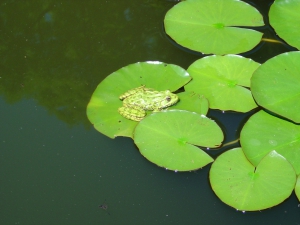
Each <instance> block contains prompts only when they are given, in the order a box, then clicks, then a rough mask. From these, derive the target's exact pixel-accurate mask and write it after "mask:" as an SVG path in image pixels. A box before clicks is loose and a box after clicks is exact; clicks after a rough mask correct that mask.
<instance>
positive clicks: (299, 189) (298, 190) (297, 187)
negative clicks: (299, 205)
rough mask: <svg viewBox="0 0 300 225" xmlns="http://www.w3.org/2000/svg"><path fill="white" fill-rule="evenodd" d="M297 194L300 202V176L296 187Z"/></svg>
mask: <svg viewBox="0 0 300 225" xmlns="http://www.w3.org/2000/svg"><path fill="white" fill-rule="evenodd" d="M295 193H296V195H297V198H298V200H299V201H300V175H298V178H297V182H296V186H295Z"/></svg>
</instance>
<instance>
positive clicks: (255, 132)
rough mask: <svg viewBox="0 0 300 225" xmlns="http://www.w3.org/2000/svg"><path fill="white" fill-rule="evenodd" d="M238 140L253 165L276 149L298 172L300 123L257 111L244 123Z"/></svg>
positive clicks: (299, 169)
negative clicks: (296, 123)
mask: <svg viewBox="0 0 300 225" xmlns="http://www.w3.org/2000/svg"><path fill="white" fill-rule="evenodd" d="M240 142H241V146H242V148H243V151H244V152H245V155H246V156H247V158H248V159H249V161H250V162H251V163H252V164H253V165H255V166H256V165H258V163H259V162H260V160H261V159H262V158H263V157H264V156H265V155H267V154H268V153H269V152H270V151H272V150H276V151H277V152H278V153H279V154H281V155H282V156H284V157H285V158H286V159H287V160H288V161H289V162H290V163H291V164H292V165H293V166H294V169H295V171H296V173H297V174H300V125H295V124H293V123H291V122H288V121H285V120H282V119H279V118H277V117H274V116H272V115H270V114H268V113H266V112H264V111H259V112H257V113H255V114H254V115H253V116H251V117H250V119H249V120H248V121H247V122H246V124H245V125H244V127H243V129H242V131H241V140H240Z"/></svg>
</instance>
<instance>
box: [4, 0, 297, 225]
mask: <svg viewBox="0 0 300 225" xmlns="http://www.w3.org/2000/svg"><path fill="white" fill-rule="evenodd" d="M248 2H249V3H251V4H253V5H254V6H256V7H257V8H258V9H259V11H260V12H262V13H263V14H264V15H267V12H268V10H269V5H270V3H271V2H272V1H267V0H266V1H259V0H257V1H251V2H250V1H248ZM0 4H1V5H0V18H1V20H0V31H1V33H0V40H1V42H0V52H1V58H0V110H1V116H0V124H1V126H0V197H1V198H0V224H1V225H10V224H25V225H27V224H28V225H31V224H37V225H39V224H40V225H43V224H65V225H68V224H125V225H127V224H130V225H135V224H137V225H138V224H151V225H152V224H172V225H173V224H188V225H189V224H272V225H277V224H278V225H279V224H293V225H296V224H300V208H299V207H298V200H297V198H296V196H295V195H294V194H292V196H291V197H290V198H289V199H287V200H286V201H285V202H284V203H282V204H280V205H278V206H276V207H274V208H271V209H267V210H263V211H261V212H251V213H250V212H247V213H242V212H239V211H236V210H235V209H233V208H231V207H229V206H227V205H225V204H224V203H222V202H221V201H220V200H219V199H218V198H217V197H216V196H215V194H214V193H213V191H212V190H211V188H210V185H209V182H208V172H209V169H210V166H206V167H205V168H203V169H201V170H198V171H196V172H187V173H174V172H171V171H166V170H164V169H162V168H158V167H157V166H155V165H154V164H151V163H150V162H148V161H147V160H146V159H144V158H143V157H142V156H141V155H140V154H139V152H138V150H137V148H136V147H135V145H134V144H133V141H132V140H131V139H129V138H116V139H114V140H111V139H109V138H107V137H105V136H103V135H102V134H100V133H98V132H97V131H95V130H94V128H93V127H92V125H91V124H90V123H89V121H88V120H87V118H86V115H85V109H86V105H87V103H88V101H89V98H90V96H91V95H92V93H93V91H94V89H95V88H96V86H97V85H98V83H99V82H100V81H101V80H103V79H104V78H105V77H106V76H107V75H109V74H110V73H112V72H113V71H115V70H117V69H119V68H121V67H123V66H126V65H128V64H130V63H135V62H139V61H148V60H158V61H163V62H166V63H173V64H177V65H180V66H182V67H183V68H187V67H188V66H189V65H190V64H191V63H192V62H194V61H195V60H196V59H198V58H200V57H201V55H200V54H195V53H193V52H191V51H187V50H185V49H182V48H180V47H178V46H176V45H175V44H174V43H173V42H172V41H170V40H169V38H168V37H167V36H166V35H165V34H164V30H163V18H164V15H165V13H166V11H167V10H168V9H169V8H170V7H172V5H174V4H176V2H172V1H167V0H127V1H111V0H99V1H79V0H60V1H55V0H53V1H50V0H43V1H38V0H35V1H33V0H31V1H30V0H28V1H14V0H11V1H1V3H0ZM265 21H266V17H265ZM266 22H267V21H266ZM260 30H261V31H262V32H264V33H265V36H264V37H268V38H274V37H275V36H274V32H273V30H272V29H271V28H269V27H268V26H266V27H264V28H260ZM290 50H292V48H290V47H288V46H285V45H281V44H272V43H264V44H261V45H259V46H258V47H257V48H255V49H254V50H253V51H251V52H249V53H246V54H243V55H244V56H246V57H250V58H252V59H254V60H255V61H257V62H260V63H263V62H265V61H266V60H267V59H269V58H271V57H273V56H275V55H277V54H279V53H282V52H286V51H290ZM250 115H251V114H250V113H248V114H246V115H243V114H238V113H225V114H223V113H221V112H218V111H211V112H210V113H209V116H210V117H212V118H214V119H215V120H217V121H218V123H219V124H220V126H222V128H223V130H224V132H226V141H231V140H233V139H235V138H237V137H238V134H239V131H240V129H241V127H242V123H243V122H244V121H245V120H246V119H247V118H248V117H249V116H250ZM226 141H225V142H226ZM223 151H224V149H221V150H219V151H217V152H214V153H213V154H212V155H214V156H217V155H219V154H221V152H223ZM105 200H106V202H107V203H108V212H109V213H110V215H109V214H107V213H106V212H105V211H104V210H102V209H100V208H99V207H98V206H99V205H100V204H102V203H104V201H105Z"/></svg>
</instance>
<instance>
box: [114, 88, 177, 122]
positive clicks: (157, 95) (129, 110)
mask: <svg viewBox="0 0 300 225" xmlns="http://www.w3.org/2000/svg"><path fill="white" fill-rule="evenodd" d="M119 98H120V100H122V101H123V106H121V107H120V108H119V109H118V112H119V113H120V114H121V115H122V116H123V117H125V118H126V119H129V120H133V121H137V122H138V121H141V120H142V119H144V118H145V116H146V111H147V110H148V111H153V112H159V111H161V110H163V109H166V108H168V107H169V106H171V105H174V104H176V103H177V102H178V100H179V98H178V96H177V95H176V94H174V93H172V92H171V91H170V90H165V91H157V90H155V89H152V88H146V87H145V85H142V86H140V87H137V88H134V89H131V90H129V91H126V92H125V93H124V94H122V95H120V97H119Z"/></svg>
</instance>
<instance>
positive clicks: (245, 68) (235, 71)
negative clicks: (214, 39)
mask: <svg viewBox="0 0 300 225" xmlns="http://www.w3.org/2000/svg"><path fill="white" fill-rule="evenodd" d="M259 65H260V64H259V63H257V62H254V61H253V60H251V59H247V58H243V57H241V56H237V55H226V56H216V55H213V56H207V57H204V58H201V59H199V60H197V61H195V62H194V63H193V64H192V65H190V67H189V68H188V72H189V74H190V75H191V76H192V77H193V80H192V81H191V82H190V83H188V84H187V85H186V86H185V90H187V91H194V92H196V93H200V94H203V95H204V96H205V97H206V98H207V99H208V101H209V105H210V108H212V109H220V110H234V111H238V112H247V111H250V110H251V109H253V108H256V107H257V105H256V104H255V102H254V99H253V98H252V94H251V92H250V90H249V89H248V88H245V87H249V86H250V78H251V76H252V74H253V72H254V71H255V70H256V69H257V68H258V67H259Z"/></svg>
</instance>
